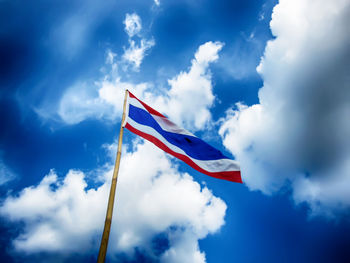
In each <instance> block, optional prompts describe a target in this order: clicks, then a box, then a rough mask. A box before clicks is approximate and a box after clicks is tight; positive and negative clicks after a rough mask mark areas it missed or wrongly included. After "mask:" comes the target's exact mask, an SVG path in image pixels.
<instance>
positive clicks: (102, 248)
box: [97, 90, 128, 263]
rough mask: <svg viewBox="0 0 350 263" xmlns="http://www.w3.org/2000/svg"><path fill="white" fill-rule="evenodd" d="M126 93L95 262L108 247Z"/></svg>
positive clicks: (100, 259) (99, 261) (99, 259)
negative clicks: (104, 217)
mask: <svg viewBox="0 0 350 263" xmlns="http://www.w3.org/2000/svg"><path fill="white" fill-rule="evenodd" d="M127 95H128V90H125V98H124V106H123V116H122V123H121V125H120V131H119V140H118V152H117V157H116V161H115V166H114V171H113V177H112V183H111V189H110V192H109V199H108V207H107V213H106V220H105V226H104V229H103V235H102V239H101V245H100V251H99V252H98V258H97V262H98V263H104V262H105V258H106V253H107V247H108V240H109V232H110V230H111V223H112V214H113V205H114V197H115V190H116V186H117V179H118V172H119V165H120V157H121V151H122V141H123V131H124V127H123V123H124V120H125V108H126V98H127Z"/></svg>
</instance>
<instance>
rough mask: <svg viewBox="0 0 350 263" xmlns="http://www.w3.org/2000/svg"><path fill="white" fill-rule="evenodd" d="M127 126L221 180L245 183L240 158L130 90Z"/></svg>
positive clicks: (125, 124)
mask: <svg viewBox="0 0 350 263" xmlns="http://www.w3.org/2000/svg"><path fill="white" fill-rule="evenodd" d="M125 114H126V118H125V121H124V123H123V126H124V127H125V128H127V129H128V130H129V131H131V132H133V133H135V134H137V135H139V136H141V137H143V138H144V139H146V140H148V141H150V142H152V143H154V144H155V145H156V146H158V147H159V148H160V149H162V150H163V151H165V152H167V153H169V154H171V155H173V156H174V157H176V158H178V159H180V160H182V161H184V162H185V163H187V164H188V165H189V166H191V167H192V168H194V169H196V170H197V171H199V172H201V173H204V174H206V175H209V176H213V177H216V178H219V179H224V180H228V181H232V182H238V183H242V178H241V172H240V168H239V165H238V163H237V162H236V161H234V160H231V159H229V158H227V157H226V156H224V155H223V154H222V153H221V152H220V151H219V150H217V149H215V148H214V147H212V146H210V145H209V144H207V143H206V142H204V141H202V140H201V139H199V138H198V137H196V136H195V135H193V134H192V133H190V132H189V131H186V130H184V129H182V128H180V127H178V126H177V125H176V124H174V123H173V122H171V121H170V120H169V119H168V118H166V117H165V116H164V115H162V114H161V113H159V112H158V111H156V110H155V109H153V108H151V107H150V106H148V105H147V104H146V103H144V102H142V101H141V100H139V99H138V98H136V97H135V96H134V95H133V94H132V93H130V92H128V98H127V107H126V113H125Z"/></svg>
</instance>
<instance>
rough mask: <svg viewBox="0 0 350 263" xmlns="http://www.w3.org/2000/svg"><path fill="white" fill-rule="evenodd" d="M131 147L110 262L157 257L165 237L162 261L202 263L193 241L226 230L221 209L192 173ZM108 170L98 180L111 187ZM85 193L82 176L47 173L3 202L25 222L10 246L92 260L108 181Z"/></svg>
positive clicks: (150, 149)
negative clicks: (138, 253) (158, 238)
mask: <svg viewBox="0 0 350 263" xmlns="http://www.w3.org/2000/svg"><path fill="white" fill-rule="evenodd" d="M109 149H112V150H113V149H115V147H112V146H111V147H109ZM134 149H135V151H134V152H123V158H122V162H121V169H120V174H119V179H118V186H117V195H116V206H115V210H114V216H113V226H112V229H111V236H110V242H109V252H110V254H109V256H112V255H116V254H117V253H120V252H125V253H127V254H128V255H130V256H132V253H133V249H134V248H135V247H138V248H140V249H142V250H143V251H145V252H146V253H148V254H149V256H151V257H152V256H153V257H155V256H156V255H155V254H154V253H153V252H152V251H153V250H152V240H153V238H154V237H155V235H157V234H160V233H165V235H166V237H167V239H168V242H169V247H168V248H167V249H165V251H162V252H163V253H162V254H161V255H160V259H161V260H162V262H181V263H186V262H191V263H192V262H205V254H204V253H203V252H201V251H200V248H199V246H198V240H199V239H203V238H205V237H206V236H207V235H208V234H210V233H215V232H216V231H217V230H218V229H220V227H221V226H222V225H223V224H224V215H225V211H226V204H225V203H224V202H223V201H222V200H221V199H219V198H217V197H215V196H214V195H213V194H212V193H211V191H210V190H209V189H208V188H206V187H201V186H200V185H199V184H198V183H196V182H194V181H193V178H192V177H191V176H190V175H188V174H180V173H179V172H178V171H177V169H176V167H173V166H172V164H171V162H170V160H169V159H168V158H167V157H166V156H165V154H164V153H163V152H162V151H160V150H159V149H157V148H155V147H154V146H153V145H152V144H150V143H147V142H146V143H145V144H138V145H135V147H134ZM106 167H108V168H106V169H105V170H101V171H102V172H101V171H100V172H101V174H100V176H101V177H102V178H105V179H106V180H107V182H109V181H110V178H111V176H112V167H111V166H106ZM86 187H87V184H86V181H85V175H84V174H83V173H82V172H80V171H73V170H71V171H69V172H68V174H67V175H66V176H65V178H64V179H63V180H61V179H59V178H58V177H57V175H56V173H55V172H54V171H51V172H50V174H49V175H47V176H46V177H44V179H43V180H42V181H41V182H40V183H39V185H36V186H31V187H27V188H25V189H24V190H23V191H21V192H20V193H19V195H17V196H9V197H7V199H6V200H5V201H4V203H3V205H2V207H1V208H0V213H1V215H2V216H4V217H7V218H8V219H9V220H11V221H22V222H23V223H24V229H23V232H21V234H20V235H19V236H18V237H17V238H16V239H15V240H14V243H13V244H14V247H15V249H16V250H17V252H19V253H22V252H26V253H36V252H66V253H67V252H68V253H73V252H74V253H87V252H88V253H94V254H96V253H97V249H98V246H99V244H98V243H99V239H100V237H101V233H102V229H103V222H104V216H105V209H106V203H107V197H108V192H109V183H106V182H105V183H103V184H102V185H101V186H100V187H98V188H96V189H95V188H91V189H88V190H87V189H86ZM43 200H45V202H43Z"/></svg>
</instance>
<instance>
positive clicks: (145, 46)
mask: <svg viewBox="0 0 350 263" xmlns="http://www.w3.org/2000/svg"><path fill="white" fill-rule="evenodd" d="M129 44H130V46H129V47H128V48H127V49H125V51H124V54H123V60H124V61H125V62H127V63H129V64H131V65H132V66H133V69H134V70H136V71H138V70H139V69H140V66H141V63H142V60H143V58H144V57H145V56H146V54H147V53H146V52H147V50H149V49H151V48H152V47H153V46H154V45H155V42H154V40H153V39H151V40H146V39H141V42H140V45H137V44H135V41H134V40H129Z"/></svg>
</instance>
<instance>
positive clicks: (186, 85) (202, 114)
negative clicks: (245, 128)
mask: <svg viewBox="0 0 350 263" xmlns="http://www.w3.org/2000/svg"><path fill="white" fill-rule="evenodd" d="M222 47H223V43H221V42H212V41H209V42H206V43H205V44H203V45H201V46H200V47H199V48H198V50H197V52H196V53H195V55H194V59H193V60H192V65H191V68H190V69H189V71H188V72H181V73H180V74H179V75H177V76H176V77H174V78H172V79H170V80H169V81H168V82H169V85H170V87H171V88H170V90H169V91H168V92H167V93H166V94H165V95H164V96H159V97H157V98H154V97H152V94H145V95H144V96H145V97H147V98H148V100H150V101H153V102H152V105H157V109H159V110H160V111H161V112H164V113H166V114H167V115H168V116H169V117H170V119H172V120H173V121H174V122H176V123H178V124H180V125H182V126H184V127H187V128H189V129H201V128H203V127H205V125H206V124H208V122H209V121H210V120H211V113H210V110H209V109H210V107H211V106H212V105H213V103H214V99H215V96H214V94H213V87H212V83H211V73H210V71H209V64H210V63H212V62H215V61H216V60H217V59H218V58H219V55H218V52H219V51H220V50H221V49H222ZM189 112H190V113H191V114H188V113H189Z"/></svg>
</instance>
